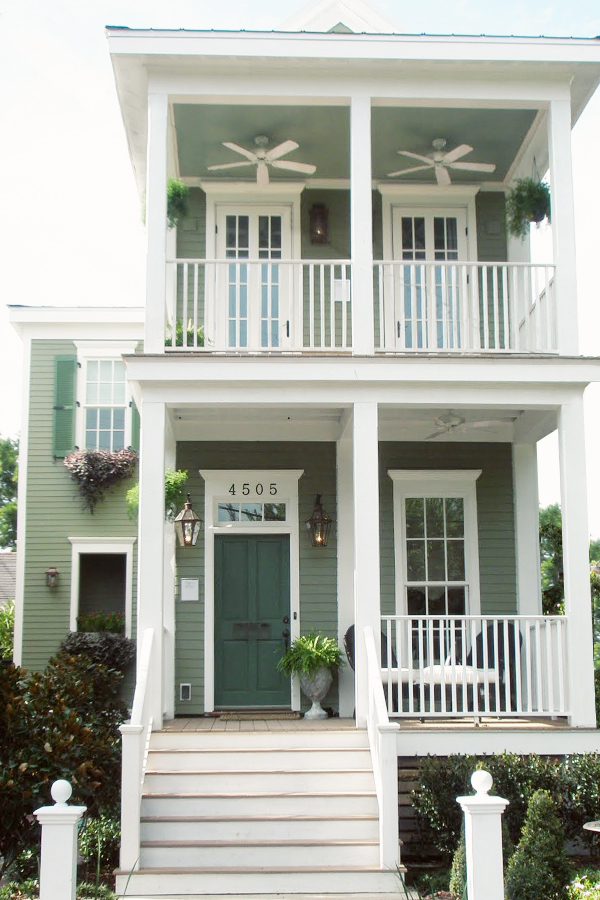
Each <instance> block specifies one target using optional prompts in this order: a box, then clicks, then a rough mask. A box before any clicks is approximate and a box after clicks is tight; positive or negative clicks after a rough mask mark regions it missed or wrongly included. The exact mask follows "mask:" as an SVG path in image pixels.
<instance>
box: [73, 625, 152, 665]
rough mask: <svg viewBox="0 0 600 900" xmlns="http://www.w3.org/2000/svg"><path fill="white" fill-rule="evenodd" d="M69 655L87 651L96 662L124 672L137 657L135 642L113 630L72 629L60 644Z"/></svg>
mask: <svg viewBox="0 0 600 900" xmlns="http://www.w3.org/2000/svg"><path fill="white" fill-rule="evenodd" d="M60 649H61V650H62V651H64V652H65V653H67V654H69V655H75V654H80V653H85V654H86V655H87V656H88V657H89V658H90V659H91V660H92V662H94V663H98V664H100V665H103V666H106V668H107V669H116V671H117V672H124V671H125V669H126V668H127V667H128V666H129V665H130V664H131V663H132V662H133V660H134V658H135V642H134V641H132V640H131V638H127V637H125V635H123V634H113V633H112V632H111V631H100V632H86V631H71V632H70V633H69V634H68V635H67V636H66V638H65V639H64V640H63V642H62V644H61V645H60Z"/></svg>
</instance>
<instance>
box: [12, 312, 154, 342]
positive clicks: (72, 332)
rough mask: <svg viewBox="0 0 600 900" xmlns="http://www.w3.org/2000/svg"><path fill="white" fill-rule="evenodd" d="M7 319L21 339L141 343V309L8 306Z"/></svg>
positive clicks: (142, 334)
mask: <svg viewBox="0 0 600 900" xmlns="http://www.w3.org/2000/svg"><path fill="white" fill-rule="evenodd" d="M8 319H9V322H10V323H11V325H12V326H13V328H14V329H15V330H16V331H17V333H18V334H19V336H20V337H22V338H23V339H32V340H34V339H44V338H47V339H55V338H57V337H59V338H66V339H69V340H74V339H80V340H98V341H103V340H134V341H140V340H143V337H144V309H143V307H39V306H9V307H8Z"/></svg>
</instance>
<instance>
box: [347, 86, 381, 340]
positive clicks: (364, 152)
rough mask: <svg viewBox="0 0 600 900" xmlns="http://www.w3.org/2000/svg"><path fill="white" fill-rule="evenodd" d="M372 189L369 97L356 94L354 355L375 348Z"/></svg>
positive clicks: (353, 138)
mask: <svg viewBox="0 0 600 900" xmlns="http://www.w3.org/2000/svg"><path fill="white" fill-rule="evenodd" d="M372 193H373V191H372V183H371V98H370V97H368V96H363V95H360V96H357V97H352V101H351V106H350V245H351V248H352V347H353V351H354V353H355V354H357V355H372V354H373V352H374V349H375V328H374V323H373V212H372V206H373V200H372Z"/></svg>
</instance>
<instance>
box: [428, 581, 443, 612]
mask: <svg viewBox="0 0 600 900" xmlns="http://www.w3.org/2000/svg"><path fill="white" fill-rule="evenodd" d="M428 595H429V596H428V599H429V604H428V605H429V615H430V616H445V615H446V590H445V588H443V587H430V588H428Z"/></svg>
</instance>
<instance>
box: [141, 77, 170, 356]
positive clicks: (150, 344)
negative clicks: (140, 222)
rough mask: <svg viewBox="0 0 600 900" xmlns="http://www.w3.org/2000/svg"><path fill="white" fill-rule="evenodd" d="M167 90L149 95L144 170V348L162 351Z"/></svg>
mask: <svg viewBox="0 0 600 900" xmlns="http://www.w3.org/2000/svg"><path fill="white" fill-rule="evenodd" d="M168 111H169V103H168V97H167V95H166V94H162V93H161V94H153V93H150V94H149V95H148V154H147V173H146V247H147V257H146V326H145V332H144V351H145V352H146V353H164V352H165V304H166V285H167V134H168V123H169V120H168Z"/></svg>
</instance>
